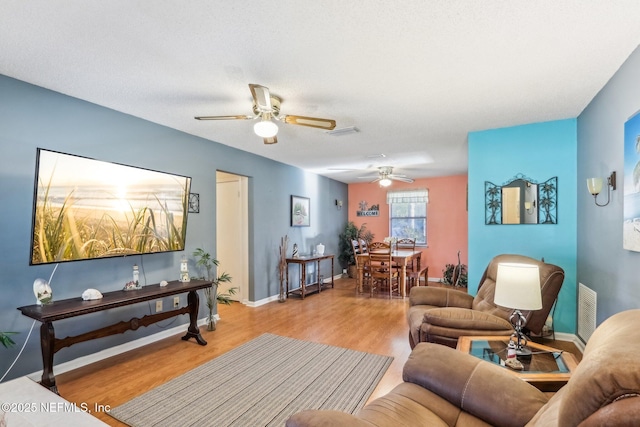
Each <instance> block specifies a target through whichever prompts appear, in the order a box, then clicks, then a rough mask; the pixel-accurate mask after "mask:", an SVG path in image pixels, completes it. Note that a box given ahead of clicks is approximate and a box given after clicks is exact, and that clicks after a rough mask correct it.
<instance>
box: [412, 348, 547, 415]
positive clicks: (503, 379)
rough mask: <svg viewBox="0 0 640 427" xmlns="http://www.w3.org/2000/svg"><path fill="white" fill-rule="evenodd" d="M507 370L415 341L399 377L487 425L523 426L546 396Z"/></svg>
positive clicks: (455, 351) (453, 351) (463, 354)
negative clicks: (414, 345)
mask: <svg viewBox="0 0 640 427" xmlns="http://www.w3.org/2000/svg"><path fill="white" fill-rule="evenodd" d="M507 369H508V368H503V367H500V366H497V365H493V364H491V363H488V362H485V361H483V360H480V359H478V358H476V357H473V356H471V355H469V354H465V353H462V352H460V351H458V350H454V349H452V348H449V347H446V346H443V345H440V344H433V343H419V344H418V345H417V346H416V347H415V348H414V349H413V351H412V352H411V354H410V355H409V359H408V360H407V363H405V365H404V370H403V379H404V381H406V382H411V383H414V384H417V385H419V386H421V387H424V388H426V389H427V390H429V391H431V392H433V393H436V394H437V395H439V396H441V397H443V398H444V399H446V400H447V401H449V402H450V403H451V404H453V405H456V406H457V407H459V408H460V409H462V410H464V411H465V412H468V413H470V414H471V415H474V416H476V417H478V418H480V419H482V420H483V421H485V422H487V423H489V424H491V425H494V426H516V425H522V426H523V425H525V424H526V423H527V422H528V421H529V420H531V418H533V416H534V415H535V414H536V412H538V411H539V410H540V408H541V407H542V406H543V405H544V404H545V403H546V402H547V397H546V396H545V395H544V393H542V392H541V391H540V390H538V389H537V388H535V387H533V386H532V385H530V384H528V383H526V382H524V381H522V380H521V379H520V378H518V377H517V376H515V375H514V374H513V373H512V372H509V371H508V370H507Z"/></svg>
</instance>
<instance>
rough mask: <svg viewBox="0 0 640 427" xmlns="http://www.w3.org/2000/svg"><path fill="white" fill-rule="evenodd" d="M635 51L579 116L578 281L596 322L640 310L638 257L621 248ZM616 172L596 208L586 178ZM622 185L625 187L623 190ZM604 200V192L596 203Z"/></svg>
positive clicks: (634, 106) (638, 103)
mask: <svg viewBox="0 0 640 427" xmlns="http://www.w3.org/2000/svg"><path fill="white" fill-rule="evenodd" d="M638 75H640V47H638V48H636V50H635V51H634V52H633V53H632V54H631V55H630V56H629V58H628V59H627V61H626V62H625V63H624V64H623V65H622V66H621V67H620V69H619V70H618V71H617V72H616V74H614V75H613V76H612V77H611V79H610V80H609V82H608V83H607V84H606V85H605V86H604V87H603V88H602V90H601V91H600V92H599V93H598V95H597V96H596V97H595V98H594V99H593V100H592V101H591V102H590V103H589V105H588V106H587V108H585V109H584V111H583V112H582V113H581V114H580V116H578V145H579V147H580V150H579V151H578V212H579V215H578V283H582V284H584V285H585V286H587V287H589V288H591V289H593V290H594V291H595V292H596V293H597V304H596V305H597V312H596V320H597V324H600V323H602V321H604V320H605V319H607V318H608V317H610V316H612V315H613V314H616V313H618V312H620V311H624V310H628V309H632V308H638V307H640V253H639V252H632V251H628V250H625V249H623V247H622V227H623V226H622V224H623V218H624V213H623V205H624V203H623V199H624V197H623V195H624V193H625V191H627V189H628V187H630V182H629V181H626V184H625V176H624V124H625V122H626V121H627V120H628V119H629V118H630V117H632V116H634V115H635V114H636V113H637V112H638V111H639V110H640V84H638ZM613 171H616V172H617V184H618V185H617V189H616V190H615V191H612V192H611V202H610V203H609V205H607V206H605V207H598V206H596V205H595V203H594V201H593V196H591V195H590V194H589V193H588V191H587V185H586V180H587V178H590V177H602V178H603V179H605V178H606V177H607V176H609V174H611V172H613ZM625 186H626V187H627V189H625ZM606 200H607V196H606V194H604V192H603V193H602V194H600V195H599V196H598V201H599V202H600V203H604V202H605V201H606Z"/></svg>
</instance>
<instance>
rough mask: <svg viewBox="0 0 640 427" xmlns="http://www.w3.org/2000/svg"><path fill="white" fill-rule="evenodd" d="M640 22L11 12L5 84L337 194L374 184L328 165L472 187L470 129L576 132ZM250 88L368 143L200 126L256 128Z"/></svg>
mask: <svg viewBox="0 0 640 427" xmlns="http://www.w3.org/2000/svg"><path fill="white" fill-rule="evenodd" d="M638 16H640V1H638V0H628V1H626V0H590V1H584V0H537V1H531V0H493V1H491V0H490V1H479V0H462V1H453V0H405V1H389V0H384V1H380V0H359V1H353V0H321V1H300V0H278V1H269V2H267V1H257V0H234V1H212V0H190V1H178V0H164V1H161V0H156V1H151V0H148V1H141V0H137V1H136V0H109V1H104V0H102V1H99V0H93V1H89V0H57V1H53V0H22V1H15V0H0V74H4V75H7V76H10V77H14V78H17V79H20V80H24V81H26V82H29V83H33V84H35V85H38V86H42V87H45V88H48V89H52V90H55V91H58V92H61V93H64V94H67V95H70V96H74V97H77V98H81V99H85V100H87V101H90V102H93V103H96V104H99V105H103V106H105V107H109V108H112V109H115V110H118V111H122V112H124V113H128V114H131V115H133V116H137V117H141V118H144V119H146V120H149V121H152V122H155V123H159V124H162V125H166V126H169V127H171V128H175V129H178V130H181V131H183V132H187V133H190V134H193V135H197V136H200V137H203V138H207V139H210V140H212V141H217V142H220V143H222V144H226V145H229V146H232V147H236V148H239V149H241V150H245V151H249V152H252V153H256V154H258V155H261V156H264V157H268V158H271V159H274V160H277V161H280V162H283V163H287V164H291V165H294V166H298V167H300V168H303V169H306V170H309V171H312V172H315V173H319V174H322V175H326V176H329V177H332V178H335V179H337V180H340V181H343V182H366V180H363V179H358V177H359V176H362V175H368V173H366V172H363V171H335V170H332V168H334V169H335V168H342V169H344V168H348V169H352V168H353V169H365V168H368V167H375V166H381V165H387V164H389V165H392V166H395V170H394V172H396V173H405V174H407V175H409V176H410V177H412V178H419V177H429V176H442V175H450V174H458V173H465V172H466V169H467V133H468V132H470V131H475V130H482V129H490V128H497V127H504V126H511V125H519V124H525V123H533V122H540V121H547V120H555V119H565V118H572V117H577V116H578V115H579V114H580V112H581V111H582V110H583V109H584V108H585V106H586V105H587V104H588V103H589V102H590V101H591V99H593V97H594V96H595V95H596V94H597V92H598V91H599V90H600V89H601V88H602V87H603V86H604V85H605V83H606V82H607V81H608V80H609V79H610V78H611V76H612V75H613V74H614V73H615V72H616V70H617V69H618V68H619V67H620V66H621V65H622V63H623V62H624V61H625V59H626V58H627V57H628V56H629V55H630V54H631V52H632V51H633V50H634V49H635V48H636V47H637V46H638V44H639V43H640V22H639V21H638ZM249 83H257V84H261V85H264V86H267V87H269V88H270V90H271V92H272V93H273V94H276V95H278V96H280V97H281V98H282V99H283V102H282V108H281V112H282V113H283V114H295V115H303V116H315V117H322V118H330V119H335V120H336V121H337V128H344V127H350V126H356V127H357V128H358V129H359V132H358V133H355V134H348V135H343V136H331V135H327V134H326V133H325V131H323V130H320V129H314V128H309V127H302V126H292V125H286V124H280V125H279V127H280V131H279V134H278V141H279V142H278V144H276V145H271V146H269V145H264V144H263V143H262V140H261V138H259V137H257V136H256V135H255V134H254V133H253V131H252V122H249V121H208V122H204V121H197V120H194V119H193V117H194V116H196V115H231V114H233V115H235V114H251V113H252V112H251V94H250V92H249V88H248V84H249ZM0 95H1V94H0ZM34 120H37V117H34ZM380 154H384V155H386V157H385V158H380V157H377V156H379V155H380Z"/></svg>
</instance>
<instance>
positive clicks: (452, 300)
mask: <svg viewBox="0 0 640 427" xmlns="http://www.w3.org/2000/svg"><path fill="white" fill-rule="evenodd" d="M472 304H473V296H471V295H469V294H468V293H466V292H462V291H456V290H453V289H447V288H434V287H429V286H414V287H413V288H411V291H409V305H410V306H413V305H433V306H436V307H463V308H471V306H472Z"/></svg>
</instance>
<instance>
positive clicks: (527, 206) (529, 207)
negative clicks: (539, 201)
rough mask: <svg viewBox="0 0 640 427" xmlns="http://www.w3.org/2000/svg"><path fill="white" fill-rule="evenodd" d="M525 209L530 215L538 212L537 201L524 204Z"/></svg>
mask: <svg viewBox="0 0 640 427" xmlns="http://www.w3.org/2000/svg"><path fill="white" fill-rule="evenodd" d="M524 208H525V210H526V211H527V213H528V214H532V213H533V212H534V211H535V210H536V201H535V200H534V201H532V202H524Z"/></svg>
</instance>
